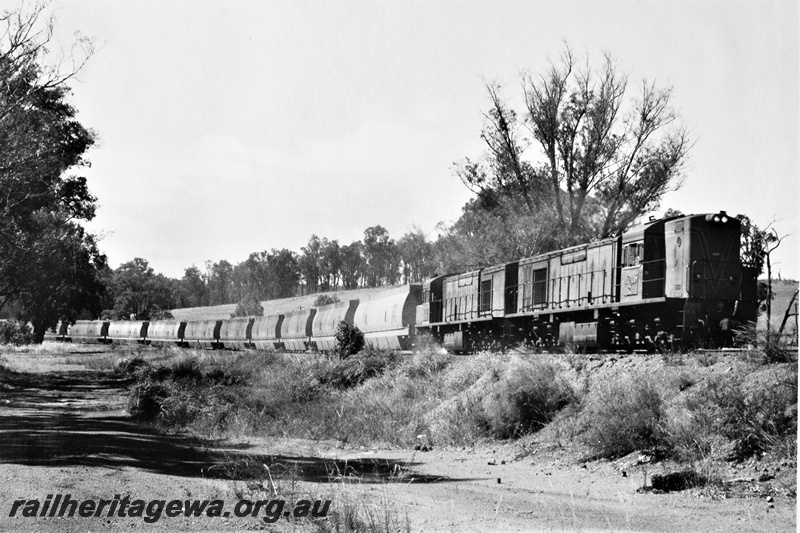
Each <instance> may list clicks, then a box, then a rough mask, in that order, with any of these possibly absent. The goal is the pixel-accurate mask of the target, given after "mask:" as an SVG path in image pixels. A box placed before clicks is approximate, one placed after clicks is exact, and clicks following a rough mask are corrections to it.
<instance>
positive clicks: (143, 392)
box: [128, 380, 170, 421]
mask: <svg viewBox="0 0 800 533" xmlns="http://www.w3.org/2000/svg"><path fill="white" fill-rule="evenodd" d="M169 396H170V392H169V390H167V388H166V387H165V386H164V385H162V384H161V383H157V382H153V381H150V380H147V381H144V382H141V383H137V384H136V385H134V386H133V388H132V389H131V392H130V396H129V398H128V412H129V413H130V414H131V416H132V417H133V418H135V419H137V420H144V421H153V420H155V419H156V417H158V415H159V414H161V412H162V408H163V405H164V402H165V401H166V399H167V398H169Z"/></svg>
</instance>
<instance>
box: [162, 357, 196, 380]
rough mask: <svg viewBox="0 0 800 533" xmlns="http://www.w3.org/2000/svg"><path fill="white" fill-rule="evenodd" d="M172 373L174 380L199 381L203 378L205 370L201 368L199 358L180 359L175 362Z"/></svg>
mask: <svg viewBox="0 0 800 533" xmlns="http://www.w3.org/2000/svg"><path fill="white" fill-rule="evenodd" d="M170 374H171V377H172V379H173V380H174V381H194V382H195V383H197V382H200V381H202V379H203V371H202V369H201V368H200V364H199V363H198V362H197V359H193V358H186V359H180V360H178V361H176V362H175V363H173V365H172V372H171V373H170Z"/></svg>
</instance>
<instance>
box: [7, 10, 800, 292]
mask: <svg viewBox="0 0 800 533" xmlns="http://www.w3.org/2000/svg"><path fill="white" fill-rule="evenodd" d="M3 7H14V6H13V5H12V4H9V3H7V2H5V0H3ZM57 17H58V22H57V29H58V31H59V39H61V40H62V41H63V42H68V41H69V40H70V38H71V35H72V32H74V31H75V30H80V31H81V32H82V33H84V34H88V35H92V36H94V37H96V38H97V41H98V44H99V45H100V46H101V49H100V50H99V51H98V52H97V53H96V55H95V56H94V57H93V58H92V59H91V61H90V62H89V64H88V66H87V67H86V68H85V70H83V71H82V72H81V74H80V76H79V81H78V82H76V83H75V84H74V96H73V103H74V104H75V106H76V107H77V108H78V110H79V112H80V114H79V118H80V120H81V121H82V122H83V123H84V124H85V125H87V126H89V127H92V128H93V129H95V130H96V131H97V132H98V133H99V135H100V143H99V145H98V146H97V147H96V148H94V149H92V151H91V152H90V154H89V155H90V159H91V161H92V163H93V166H92V168H91V169H88V170H86V171H85V173H86V175H87V176H88V177H89V182H90V187H91V189H92V191H93V192H94V194H95V195H96V196H98V198H99V205H100V209H99V210H98V216H97V218H96V220H95V221H94V222H93V223H92V224H90V226H89V227H90V229H91V230H92V231H95V232H101V233H103V234H104V238H103V240H102V241H101V247H102V249H103V251H104V252H105V253H106V254H107V255H108V257H109V260H110V263H111V265H112V266H114V267H116V266H117V265H119V264H120V263H121V262H124V261H128V260H130V259H132V258H134V257H137V256H139V257H144V258H146V259H147V260H149V261H150V264H151V265H152V266H153V267H154V268H155V269H156V271H158V272H162V273H164V274H166V275H169V276H173V277H181V276H182V275H183V270H184V269H185V268H186V267H189V266H191V265H192V264H196V265H197V266H199V267H201V268H202V267H203V264H204V262H205V260H207V259H210V260H213V261H217V260H220V259H227V260H229V261H230V262H232V263H234V264H235V263H237V262H240V261H242V260H244V259H246V257H247V255H248V254H249V253H250V252H255V251H261V250H265V249H270V248H283V247H286V248H289V249H292V250H295V251H299V250H300V247H301V246H303V245H305V243H306V242H307V241H308V238H309V237H310V236H311V234H313V233H316V234H317V235H319V236H324V237H328V238H329V239H338V240H339V241H340V243H342V244H348V243H350V242H352V241H353V240H356V239H360V238H362V236H363V231H364V229H365V228H367V227H368V226H372V225H375V224H381V225H383V226H384V227H386V228H387V229H388V230H389V232H390V234H391V236H392V237H394V238H395V239H397V238H400V237H401V236H402V235H403V234H404V233H405V232H406V231H408V230H409V229H411V227H412V226H413V225H418V226H419V227H421V228H422V229H423V230H424V231H425V232H427V233H428V235H429V237H431V238H433V237H435V234H434V227H435V225H436V223H437V222H439V221H453V220H455V219H456V218H457V217H458V215H459V213H460V209H461V207H462V205H463V204H464V202H465V201H466V200H467V199H468V198H469V196H470V195H469V192H468V191H467V190H466V189H465V188H464V187H463V185H461V183H460V181H459V180H458V178H457V177H455V176H454V174H453V171H452V164H453V162H455V161H458V160H461V159H462V158H463V157H465V156H470V157H476V156H478V155H479V154H480V153H481V152H482V151H483V146H482V143H481V141H480V139H479V138H478V135H479V131H480V127H481V123H482V122H481V115H480V113H481V111H482V110H484V109H486V108H487V98H486V94H485V91H484V88H483V80H484V79H487V80H499V81H503V82H506V83H507V85H508V87H507V90H506V96H507V97H509V99H513V97H517V96H518V95H519V92H520V91H519V86H520V77H519V73H520V72H521V71H522V70H524V69H533V70H535V69H537V68H539V69H540V68H541V67H542V66H543V65H544V63H545V61H546V60H547V59H548V58H556V57H557V56H558V54H559V53H560V52H561V50H562V46H563V45H562V41H563V40H566V41H567V42H568V43H569V44H570V45H571V46H572V48H573V49H574V51H575V52H576V53H578V54H583V53H585V52H588V53H589V54H590V55H591V56H592V57H593V58H595V59H597V60H599V59H600V56H601V53H602V51H603V50H608V51H610V52H611V53H612V54H613V55H614V56H615V58H616V59H617V60H618V62H619V63H620V66H621V68H622V69H623V70H624V71H627V72H628V73H629V74H630V89H635V88H636V87H637V84H638V80H641V78H643V77H646V78H648V79H655V80H656V82H657V84H658V85H660V86H664V85H672V86H674V95H673V103H674V105H675V107H676V108H677V109H678V110H679V111H680V113H681V115H682V117H683V118H684V120H685V122H686V124H687V126H688V127H689V128H690V129H691V130H692V132H693V136H694V138H695V139H696V144H695V146H694V148H693V149H692V151H691V153H690V159H689V165H688V169H687V180H686V182H685V185H684V187H683V188H682V189H681V190H680V191H678V192H676V193H671V194H670V195H669V196H668V197H667V198H666V200H665V202H664V203H663V205H662V207H663V208H667V207H673V208H676V209H680V210H682V211H684V212H686V213H693V212H715V211H718V210H720V209H724V210H727V211H728V213H730V214H737V213H746V214H748V215H750V216H751V218H753V219H754V220H755V221H756V222H757V223H758V224H760V225H765V224H767V223H769V222H770V221H772V220H773V219H775V220H776V221H777V222H776V223H775V227H776V228H777V229H778V231H779V233H780V234H782V235H785V234H791V236H789V237H788V238H787V239H786V240H785V241H784V243H783V244H782V245H781V247H780V248H779V251H778V252H776V254H775V256H774V258H773V261H774V262H776V263H778V264H777V266H776V270H780V271H781V272H782V274H783V275H784V276H785V277H794V278H798V277H800V273H799V271H800V269H799V268H798V239H800V234H799V233H798V129H797V123H798V7H797V3H796V2H782V3H776V2H752V3H748V2H732V3H728V2H709V3H677V2H647V1H642V2H619V3H615V2H592V3H583V2H570V3H560V2H559V3H556V2H513V3H499V2H488V1H487V2H473V3H463V2H458V3H450V2H447V3H446V2H391V3H381V4H379V5H378V4H375V3H338V2H325V3H322V2H308V3H299V2H291V3H289V2H285V3H284V2H255V1H252V2H138V1H136V2H131V1H127V2H100V1H63V0H62V1H61V2H60V3H59V4H57ZM634 92H635V91H633V92H631V96H633V93H634ZM520 110H521V109H520Z"/></svg>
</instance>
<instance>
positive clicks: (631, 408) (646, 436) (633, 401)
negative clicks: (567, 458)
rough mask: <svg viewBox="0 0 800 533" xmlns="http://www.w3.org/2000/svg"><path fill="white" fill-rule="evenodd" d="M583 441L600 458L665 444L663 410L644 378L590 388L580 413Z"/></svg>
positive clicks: (619, 379)
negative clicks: (662, 427)
mask: <svg viewBox="0 0 800 533" xmlns="http://www.w3.org/2000/svg"><path fill="white" fill-rule="evenodd" d="M579 416H580V423H581V426H582V427H583V428H584V431H583V435H582V440H583V442H584V443H585V444H586V445H587V446H589V447H590V448H591V449H592V450H593V451H594V453H595V455H596V456H598V457H618V456H621V455H625V454H627V453H630V452H632V451H635V450H640V449H647V448H654V447H655V448H657V447H659V446H660V445H663V443H664V440H663V436H662V431H661V422H662V420H663V418H664V407H663V402H662V399H661V395H660V394H659V392H658V390H656V387H655V384H654V383H653V381H651V380H650V379H649V378H647V377H645V376H632V375H623V376H620V377H617V378H615V379H611V380H609V381H605V382H603V383H600V384H597V385H593V386H591V387H590V390H589V394H588V397H587V399H586V404H585V406H584V408H583V410H582V411H581V413H580V415H579Z"/></svg>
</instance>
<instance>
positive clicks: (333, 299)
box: [314, 294, 339, 307]
mask: <svg viewBox="0 0 800 533" xmlns="http://www.w3.org/2000/svg"><path fill="white" fill-rule="evenodd" d="M335 303H339V297H338V296H336V295H335V294H334V295H333V296H329V295H327V294H320V295H319V296H317V299H316V300H314V307H322V306H323V305H330V304H335Z"/></svg>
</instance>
